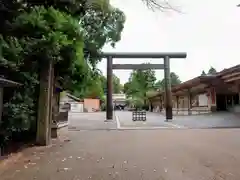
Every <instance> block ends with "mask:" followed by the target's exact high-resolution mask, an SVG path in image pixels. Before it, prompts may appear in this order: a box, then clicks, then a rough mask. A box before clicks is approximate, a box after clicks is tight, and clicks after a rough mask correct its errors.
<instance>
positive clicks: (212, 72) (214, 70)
mask: <svg viewBox="0 0 240 180" xmlns="http://www.w3.org/2000/svg"><path fill="white" fill-rule="evenodd" d="M216 73H217V70H216V69H215V68H213V67H211V68H210V69H209V70H208V75H213V74H216Z"/></svg>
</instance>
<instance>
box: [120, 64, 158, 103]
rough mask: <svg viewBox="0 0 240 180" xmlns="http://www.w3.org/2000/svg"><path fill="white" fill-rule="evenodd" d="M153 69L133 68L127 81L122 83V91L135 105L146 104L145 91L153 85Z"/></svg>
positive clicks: (154, 78)
mask: <svg viewBox="0 0 240 180" xmlns="http://www.w3.org/2000/svg"><path fill="white" fill-rule="evenodd" d="M155 81H156V76H155V71H153V70H151V69H149V70H144V71H142V70H134V71H133V72H132V73H131V75H130V78H129V81H128V82H127V83H126V84H124V92H125V93H126V94H127V96H128V97H131V98H132V99H133V103H135V106H136V105H137V104H138V105H139V106H140V105H146V103H147V102H146V101H147V92H148V91H150V90H153V89H154V87H155Z"/></svg>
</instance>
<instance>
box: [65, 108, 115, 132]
mask: <svg viewBox="0 0 240 180" xmlns="http://www.w3.org/2000/svg"><path fill="white" fill-rule="evenodd" d="M105 120H106V113H105V112H93V113H71V114H69V129H71V130H113V129H116V128H117V124H116V121H115V116H114V119H113V120H112V121H108V122H105Z"/></svg>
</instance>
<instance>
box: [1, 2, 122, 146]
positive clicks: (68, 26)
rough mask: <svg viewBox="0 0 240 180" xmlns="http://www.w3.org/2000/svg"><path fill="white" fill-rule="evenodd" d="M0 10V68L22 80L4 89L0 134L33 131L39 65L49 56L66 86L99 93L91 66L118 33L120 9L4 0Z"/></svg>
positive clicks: (82, 92)
mask: <svg viewBox="0 0 240 180" xmlns="http://www.w3.org/2000/svg"><path fill="white" fill-rule="evenodd" d="M106 2H107V1H106ZM0 15H1V22H0V23H1V30H0V41H1V46H0V68H1V74H2V75H4V76H5V77H6V78H9V79H11V80H14V81H17V82H19V83H22V84H23V86H22V88H17V89H13V90H9V91H8V92H6V93H5V94H4V98H5V99H4V114H3V119H2V121H1V124H0V126H1V129H3V130H4V132H5V131H7V132H8V133H9V134H4V137H7V136H8V135H9V136H11V133H15V132H22V131H28V130H30V129H32V130H33V132H34V133H35V132H36V117H37V104H38V103H37V102H38V96H39V69H42V68H43V67H44V65H45V64H47V63H48V62H50V61H51V62H53V64H54V68H55V79H56V80H58V81H59V82H61V85H62V86H63V87H64V88H67V89H69V90H70V91H72V92H73V93H75V94H77V95H79V97H84V96H97V97H99V96H103V89H102V84H101V80H100V77H99V74H98V70H97V69H96V68H95V66H96V64H97V62H98V61H99V60H100V59H99V58H98V54H99V53H101V49H102V47H103V46H104V45H105V44H107V43H111V44H112V45H114V44H115V43H116V42H117V41H118V40H119V39H120V35H121V31H122V29H123V24H124V21H125V16H124V14H123V13H122V12H121V11H120V10H119V9H116V8H113V7H111V6H107V7H106V8H105V10H103V8H102V7H101V8H97V6H92V7H91V6H89V5H86V1H84V0H76V1H43V0H40V1H33V0H23V1H16V0H3V1H1V2H0ZM2 17H4V18H2ZM89 21H90V22H94V23H88V22H89ZM79 22H80V23H79ZM96 22H97V23H98V24H96ZM95 83H96V84H95ZM0 132H1V131H0ZM31 137H34V136H31ZM0 144H1V142H0Z"/></svg>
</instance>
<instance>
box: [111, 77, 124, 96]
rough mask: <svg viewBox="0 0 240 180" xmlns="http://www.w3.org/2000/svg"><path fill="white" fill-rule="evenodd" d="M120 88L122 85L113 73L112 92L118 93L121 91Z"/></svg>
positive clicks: (121, 88)
mask: <svg viewBox="0 0 240 180" xmlns="http://www.w3.org/2000/svg"><path fill="white" fill-rule="evenodd" d="M122 90H123V87H122V85H121V83H120V79H119V78H118V77H117V76H116V75H115V74H113V93H115V94H119V93H121V92H122Z"/></svg>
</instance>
